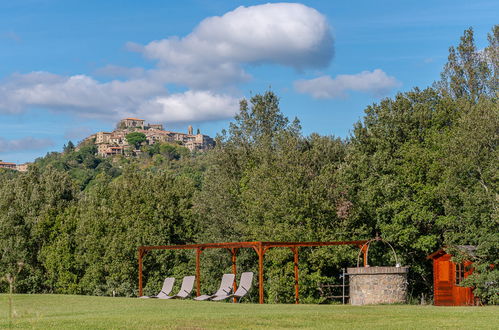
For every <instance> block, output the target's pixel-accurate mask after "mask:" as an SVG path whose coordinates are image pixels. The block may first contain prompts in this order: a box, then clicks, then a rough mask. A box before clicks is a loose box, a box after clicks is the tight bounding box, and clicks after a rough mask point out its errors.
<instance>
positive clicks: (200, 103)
mask: <svg viewBox="0 0 499 330" xmlns="http://www.w3.org/2000/svg"><path fill="white" fill-rule="evenodd" d="M238 104H239V100H238V99H237V98H234V97H231V96H228V95H220V94H214V93H212V92H209V91H186V92H185V93H179V94H172V95H168V96H160V97H157V98H155V99H153V100H150V101H148V102H147V103H144V104H143V105H142V106H141V108H140V109H139V112H138V115H139V116H142V117H145V118H149V119H150V120H153V121H159V122H162V121H171V122H199V121H208V120H216V119H225V118H230V117H233V116H234V115H235V114H236V112H237V109H238Z"/></svg>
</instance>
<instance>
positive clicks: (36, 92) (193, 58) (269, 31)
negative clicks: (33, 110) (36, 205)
mask: <svg viewBox="0 0 499 330" xmlns="http://www.w3.org/2000/svg"><path fill="white" fill-rule="evenodd" d="M128 47H129V49H132V50H137V51H140V52H142V53H143V54H144V56H145V57H147V58H149V59H153V60H156V61H157V65H156V67H154V68H153V69H150V70H145V69H142V68H123V67H118V66H113V65H109V66H107V67H104V68H102V69H100V70H97V71H96V73H97V74H98V75H106V76H108V77H109V76H111V77H126V78H125V80H112V81H109V82H100V81H98V80H96V79H94V78H92V77H90V76H88V75H73V76H61V75H56V74H51V73H47V72H32V73H28V74H13V75H12V76H10V77H8V78H7V79H5V80H4V81H3V82H1V83H0V113H18V112H22V111H24V110H26V109H27V108H30V107H40V108H46V109H50V110H53V111H64V112H68V111H69V112H73V113H76V114H78V115H80V116H84V117H91V118H107V119H113V120H114V119H117V118H120V117H122V116H128V115H142V116H144V117H146V118H147V119H151V120H165V121H169V122H175V121H186V120H191V121H205V120H216V119H221V118H228V117H231V116H233V115H234V113H235V112H236V110H237V102H236V100H235V98H234V96H231V95H228V94H226V93H227V91H230V90H232V91H233V90H234V84H237V83H238V82H243V81H247V80H249V79H250V78H251V76H250V74H249V73H247V72H246V71H245V69H244V68H245V66H247V65H252V64H260V63H271V64H279V65H285V66H289V67H293V68H296V69H304V68H313V67H325V66H327V65H328V63H329V62H330V60H331V58H332V56H333V38H332V36H331V32H330V27H329V25H328V23H327V21H326V18H325V17H324V16H323V15H322V14H320V13H319V12H318V11H317V10H315V9H313V8H310V7H307V6H304V5H301V4H294V3H275V4H265V5H258V6H251V7H239V8H237V9H235V10H233V11H230V12H228V13H226V14H224V15H223V16H215V17H209V18H207V19H205V20H203V21H202V22H200V23H199V25H198V26H197V27H196V28H195V29H194V30H193V31H192V32H191V33H190V34H189V35H187V36H185V37H183V38H178V37H169V38H166V39H163V40H158V41H153V42H150V43H149V44H147V45H145V46H141V45H137V44H129V45H128ZM168 83H173V84H178V85H182V86H185V87H187V88H190V89H191V91H188V92H185V93H179V94H168V92H167V91H166V89H165V84H168ZM221 90H224V91H225V94H224V93H221V92H220V91H221ZM232 94H233V93H232Z"/></svg>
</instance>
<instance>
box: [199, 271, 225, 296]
mask: <svg viewBox="0 0 499 330" xmlns="http://www.w3.org/2000/svg"><path fill="white" fill-rule="evenodd" d="M234 278H235V275H234V274H224V275H223V276H222V283H220V288H219V289H218V291H217V292H215V293H214V294H212V295H207V294H204V295H202V296H199V297H196V298H194V300H208V299H212V298H215V297H218V296H224V295H228V294H230V292H231V291H232V285H233V284H234Z"/></svg>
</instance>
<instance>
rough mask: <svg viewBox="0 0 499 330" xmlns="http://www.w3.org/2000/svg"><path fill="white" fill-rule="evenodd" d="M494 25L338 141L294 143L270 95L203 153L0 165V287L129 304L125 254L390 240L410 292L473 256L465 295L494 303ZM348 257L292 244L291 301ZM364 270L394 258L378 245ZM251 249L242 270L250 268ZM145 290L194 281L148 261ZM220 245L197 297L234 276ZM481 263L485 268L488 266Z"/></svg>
mask: <svg viewBox="0 0 499 330" xmlns="http://www.w3.org/2000/svg"><path fill="white" fill-rule="evenodd" d="M498 40H499V26H495V27H494V28H493V30H492V32H491V33H490V35H489V46H488V47H487V48H486V49H484V50H478V49H477V48H476V46H475V43H474V40H473V30H472V29H469V30H466V31H465V33H464V35H463V37H462V38H461V42H460V44H459V45H458V46H457V47H456V48H454V47H451V48H450V50H449V58H448V63H447V65H446V66H445V68H444V70H443V73H442V77H441V79H440V80H439V81H438V82H436V83H435V84H434V85H433V86H431V87H428V88H426V89H424V90H420V89H418V88H415V89H413V90H411V91H409V92H406V93H399V94H398V95H396V96H395V97H394V98H387V99H384V100H382V101H381V102H380V103H379V104H373V105H371V106H368V107H367V108H366V110H365V116H364V118H363V119H362V120H361V121H360V122H358V123H357V124H355V126H354V128H353V130H352V134H351V136H350V137H349V138H348V139H345V140H343V139H340V138H336V137H334V136H321V135H318V134H312V135H310V136H304V135H303V134H302V132H301V128H300V123H299V121H298V120H297V119H295V120H289V119H288V118H286V117H285V116H284V115H283V114H282V112H281V111H280V108H279V98H278V97H277V95H275V94H274V93H273V92H271V91H268V92H265V93H263V94H259V95H255V96H254V97H252V98H251V99H250V100H242V101H241V104H240V111H239V114H238V115H237V116H236V117H235V119H234V121H233V122H232V123H231V124H230V127H229V128H228V130H227V131H223V132H222V133H221V134H220V135H219V136H218V137H217V141H216V147H215V148H214V149H213V150H210V151H208V152H206V153H201V154H192V153H190V152H188V150H187V151H186V150H184V148H182V147H181V146H174V145H157V146H153V147H152V148H151V150H148V152H144V153H143V154H142V155H141V157H139V158H132V159H127V158H122V157H116V158H100V157H98V156H95V150H94V148H95V146H94V145H91V144H89V145H85V146H82V147H81V148H79V150H77V151H76V150H75V149H74V146H73V145H72V143H71V144H68V146H66V148H65V150H64V151H63V152H62V153H51V154H48V155H47V156H45V157H43V158H40V159H37V160H36V161H35V163H34V164H33V165H32V166H30V168H29V171H28V172H27V173H17V172H12V171H7V170H2V171H0V255H1V259H0V277H3V279H5V281H3V282H1V283H0V291H8V290H9V288H12V289H14V290H15V291H16V292H52V293H75V294H93V295H120V296H133V295H136V294H137V284H136V283H137V247H138V246H140V245H163V244H188V243H196V242H203V243H206V242H228V241H253V240H264V241H325V240H328V241H330V240H350V239H369V238H372V237H374V236H376V235H380V236H382V237H383V238H384V239H386V240H388V241H389V242H390V243H391V244H392V245H393V246H394V247H395V249H396V251H397V253H398V254H399V258H400V259H401V260H402V263H403V264H404V265H409V266H410V267H411V271H410V283H409V284H410V294H411V297H413V298H414V299H419V297H420V296H421V295H422V294H425V295H428V294H430V292H431V286H432V271H431V263H430V262H429V261H428V260H426V256H427V255H428V254H430V253H432V252H434V251H435V250H437V249H439V248H441V247H442V246H446V247H448V249H449V250H452V249H453V247H455V246H457V245H473V246H476V248H477V249H476V251H475V254H474V255H471V256H470V255H467V256H465V255H459V254H457V255H458V258H468V259H470V258H471V260H472V261H473V262H474V266H475V269H476V271H475V272H474V274H473V276H471V277H470V278H469V279H468V280H467V281H466V285H470V286H473V287H475V294H476V295H478V296H479V297H480V298H481V299H482V301H483V302H488V303H495V304H497V303H499V298H498V297H499V295H498V286H499V285H498V281H499V270H498V269H497V263H498V256H499V251H498V248H499V235H498V232H499V211H498V201H499V192H498V166H497V164H498V160H499V153H498V151H497V145H498V142H499V108H498V104H497V96H498V89H497V87H498V85H499V83H498V74H499V71H498V63H499V60H498V54H499V53H498V52H499V44H498V42H499V41H498ZM357 253H358V249H356V248H351V247H335V248H303V250H300V281H301V282H300V290H301V296H302V297H303V299H302V301H303V302H319V301H322V300H323V298H321V297H320V295H319V292H318V290H317V283H318V282H322V281H327V280H328V279H329V280H330V278H331V277H335V276H336V277H337V275H338V274H339V273H340V270H341V268H343V267H346V266H351V265H354V264H356V258H357ZM370 257H371V258H372V259H371V261H370V263H371V264H373V265H381V264H390V263H393V260H391V259H390V258H391V256H390V255H389V254H388V253H386V251H384V250H383V249H382V247H379V248H376V247H373V250H372V252H371V251H370ZM256 260H257V258H256V255H255V253H254V251H240V253H239V257H238V262H239V266H238V267H239V269H242V270H256V267H257V262H256ZM144 262H145V264H144V274H145V278H146V285H145V291H146V293H147V292H151V291H155V290H157V288H158V287H159V286H160V283H161V281H162V279H163V278H164V277H165V275H171V276H182V275H187V274H192V272H193V269H194V266H193V265H194V255H193V254H192V253H191V252H189V251H186V252H182V251H180V252H175V253H173V252H165V251H162V252H150V253H149V254H148V255H147V257H146V258H145V261H144ZM229 262H230V258H228V256H227V252H226V251H215V250H213V251H211V250H210V251H205V252H204V253H203V267H202V268H203V276H202V279H203V287H205V288H207V289H209V288H213V287H212V286H213V285H216V283H211V282H210V281H209V279H210V278H219V275H220V274H219V272H220V269H221V268H222V269H223V268H226V270H227V271H229V269H230V264H229ZM265 262H266V269H267V270H268V271H267V274H266V279H265V280H266V295H267V301H271V302H292V301H293V294H294V293H293V291H292V290H293V288H292V286H291V285H287V284H286V283H292V282H293V261H292V254H291V253H290V252H289V251H288V250H284V249H274V250H270V251H269V252H268V253H267V254H266V261H265ZM491 265H496V266H495V268H494V267H493V266H492V267H491Z"/></svg>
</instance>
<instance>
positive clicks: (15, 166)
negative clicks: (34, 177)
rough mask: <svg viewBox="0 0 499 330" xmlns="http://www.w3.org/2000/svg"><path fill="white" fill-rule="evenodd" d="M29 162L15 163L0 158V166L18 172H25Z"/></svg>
mask: <svg viewBox="0 0 499 330" xmlns="http://www.w3.org/2000/svg"><path fill="white" fill-rule="evenodd" d="M29 164H30V163H24V164H16V163H9V162H3V161H2V160H0V168H6V169H9V170H14V171H19V172H27V171H28V165H29Z"/></svg>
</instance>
